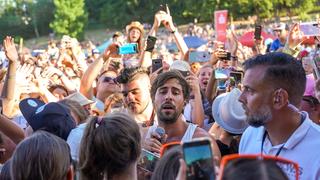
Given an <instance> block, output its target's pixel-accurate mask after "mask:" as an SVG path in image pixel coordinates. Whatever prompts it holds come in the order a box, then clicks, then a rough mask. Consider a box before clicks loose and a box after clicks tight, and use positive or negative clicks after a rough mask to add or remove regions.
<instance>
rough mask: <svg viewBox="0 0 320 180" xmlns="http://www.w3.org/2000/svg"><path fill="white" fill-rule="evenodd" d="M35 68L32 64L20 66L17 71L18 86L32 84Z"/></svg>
mask: <svg viewBox="0 0 320 180" xmlns="http://www.w3.org/2000/svg"><path fill="white" fill-rule="evenodd" d="M33 69H34V67H33V66H32V65H30V64H23V65H22V66H19V67H18V68H17V71H16V78H17V79H16V82H17V84H26V83H29V82H30V76H31V73H32V71H33Z"/></svg>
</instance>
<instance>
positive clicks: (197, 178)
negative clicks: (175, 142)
mask: <svg viewBox="0 0 320 180" xmlns="http://www.w3.org/2000/svg"><path fill="white" fill-rule="evenodd" d="M182 150H183V157H184V160H185V162H186V164H187V179H188V180H202V179H203V180H204V179H205V180H214V179H215V172H214V163H213V154H212V150H211V141H210V140H209V139H207V138H201V139H193V140H192V141H188V142H184V143H183V144H182Z"/></svg>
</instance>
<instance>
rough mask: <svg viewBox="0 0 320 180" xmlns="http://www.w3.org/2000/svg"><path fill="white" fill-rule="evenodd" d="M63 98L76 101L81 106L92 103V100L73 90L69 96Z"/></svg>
mask: <svg viewBox="0 0 320 180" xmlns="http://www.w3.org/2000/svg"><path fill="white" fill-rule="evenodd" d="M65 99H69V100H73V101H76V102H78V103H79V104H80V105H81V106H85V105H88V104H92V103H94V101H91V100H89V99H88V98H86V97H85V96H84V95H82V94H81V93H80V92H75V93H73V94H70V95H69V96H67V97H65Z"/></svg>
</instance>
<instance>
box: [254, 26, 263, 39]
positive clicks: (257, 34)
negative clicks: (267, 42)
mask: <svg viewBox="0 0 320 180" xmlns="http://www.w3.org/2000/svg"><path fill="white" fill-rule="evenodd" d="M261 30H262V26H261V25H256V27H255V29H254V39H257V40H260V39H261Z"/></svg>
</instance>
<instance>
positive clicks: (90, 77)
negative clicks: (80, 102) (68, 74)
mask: <svg viewBox="0 0 320 180" xmlns="http://www.w3.org/2000/svg"><path fill="white" fill-rule="evenodd" d="M113 46H114V45H110V46H109V47H108V49H107V50H106V53H105V55H104V57H103V58H102V57H99V58H97V59H96V60H95V61H94V62H93V63H92V64H90V66H89V67H88V69H87V70H86V71H85V73H84V75H83V76H82V78H81V86H80V93H81V94H83V95H84V96H86V97H87V98H88V99H91V100H94V101H95V102H96V103H95V107H93V108H92V109H93V110H96V111H97V113H98V114H100V113H102V112H103V111H104V109H105V107H104V102H105V100H106V98H107V97H109V96H110V95H111V94H113V93H115V92H119V91H120V86H119V85H118V84H117V83H116V82H115V81H114V79H115V78H116V77H117V73H116V72H115V71H111V70H106V71H103V72H102V73H101V69H102V67H104V64H109V63H110V61H111V58H109V57H113V56H114V54H115V52H114V51H115V50H114V47H113ZM95 80H97V84H96V94H95V96H94V89H93V84H94V81H95Z"/></svg>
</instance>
